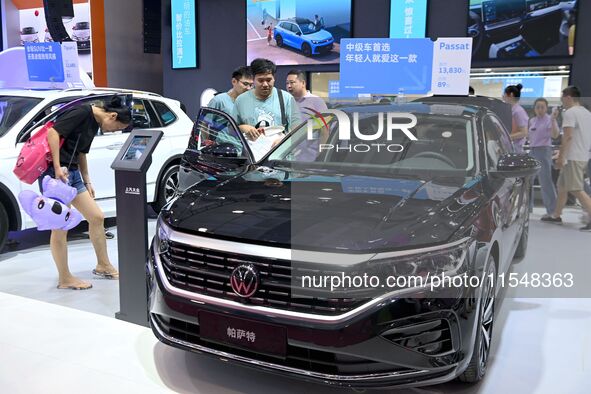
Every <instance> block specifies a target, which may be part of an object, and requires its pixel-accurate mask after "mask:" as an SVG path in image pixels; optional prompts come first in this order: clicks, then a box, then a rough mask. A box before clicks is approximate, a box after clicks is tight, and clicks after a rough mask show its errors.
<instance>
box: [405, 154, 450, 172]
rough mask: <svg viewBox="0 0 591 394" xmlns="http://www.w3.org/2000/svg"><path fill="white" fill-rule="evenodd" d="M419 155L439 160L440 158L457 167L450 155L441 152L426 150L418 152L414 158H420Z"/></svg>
mask: <svg viewBox="0 0 591 394" xmlns="http://www.w3.org/2000/svg"><path fill="white" fill-rule="evenodd" d="M419 157H430V158H433V159H437V160H440V161H442V162H444V163H446V164H449V166H450V167H452V168H456V165H455V163H454V162H453V161H451V159H450V158H449V157H447V156H445V155H442V154H441V153H437V152H432V151H425V152H421V153H417V154H416V155H414V156H413V157H412V158H413V159H418V158H419Z"/></svg>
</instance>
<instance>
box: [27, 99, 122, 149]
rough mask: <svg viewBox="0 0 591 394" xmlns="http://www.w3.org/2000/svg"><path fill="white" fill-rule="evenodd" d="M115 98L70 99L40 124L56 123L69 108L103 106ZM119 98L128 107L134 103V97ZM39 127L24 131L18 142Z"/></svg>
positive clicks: (99, 132)
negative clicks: (85, 105)
mask: <svg viewBox="0 0 591 394" xmlns="http://www.w3.org/2000/svg"><path fill="white" fill-rule="evenodd" d="M113 96H114V94H96V95H94V94H93V95H90V96H86V97H81V98H79V99H76V98H72V97H70V98H69V99H68V100H67V102H66V103H64V104H63V105H61V106H60V108H59V109H57V110H55V111H53V112H51V113H50V114H48V115H46V116H44V117H42V118H41V119H40V120H39V122H42V123H47V122H49V121H54V120H55V119H56V118H57V117H58V116H59V115H61V114H62V113H63V112H64V111H66V110H67V109H69V108H73V107H75V106H77V105H84V104H87V105H103V104H104V101H107V100H111V99H112V97H113ZM117 96H120V97H121V98H122V100H123V102H124V103H129V104H128V105H129V106H131V104H130V103H131V102H132V96H131V95H130V94H117ZM37 129H38V126H36V125H31V126H30V127H29V128H27V129H24V130H23V131H22V132H21V134H19V138H18V140H17V142H24V141H26V140H27V138H29V135H31V132H33V131H34V130H37ZM97 135H101V131H100V129H99V131H98V133H97Z"/></svg>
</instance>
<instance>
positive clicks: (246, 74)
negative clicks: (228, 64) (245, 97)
mask: <svg viewBox="0 0 591 394" xmlns="http://www.w3.org/2000/svg"><path fill="white" fill-rule="evenodd" d="M252 84H253V76H252V72H251V71H250V67H240V68H238V69H236V70H234V72H233V73H232V89H230V90H228V91H227V92H225V93H220V94H216V95H215V97H214V98H212V99H211V101H210V102H209V104H208V105H207V106H208V107H211V108H215V109H218V110H220V111H223V112H225V113H227V114H228V115H231V114H232V111H233V109H234V102H235V101H236V98H238V96H240V95H241V94H242V93H245V92H248V91H249V90H250V89H252Z"/></svg>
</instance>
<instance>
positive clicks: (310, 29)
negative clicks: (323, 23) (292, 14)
mask: <svg viewBox="0 0 591 394" xmlns="http://www.w3.org/2000/svg"><path fill="white" fill-rule="evenodd" d="M300 29H302V32H303V33H304V34H312V33H316V32H317V31H319V30H320V29H318V28H317V27H316V25H314V23H312V22H308V23H301V24H300Z"/></svg>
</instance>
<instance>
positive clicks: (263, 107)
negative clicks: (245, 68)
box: [232, 59, 301, 141]
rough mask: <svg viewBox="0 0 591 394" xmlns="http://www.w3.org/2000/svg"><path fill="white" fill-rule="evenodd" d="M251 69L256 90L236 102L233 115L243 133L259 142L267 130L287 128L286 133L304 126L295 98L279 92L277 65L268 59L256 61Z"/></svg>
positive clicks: (240, 97)
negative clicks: (276, 127)
mask: <svg viewBox="0 0 591 394" xmlns="http://www.w3.org/2000/svg"><path fill="white" fill-rule="evenodd" d="M250 69H251V71H252V73H253V75H254V89H252V90H250V91H248V92H246V93H244V94H242V95H240V96H239V97H238V98H237V99H236V101H235V102H234V111H233V112H232V116H233V118H234V119H235V120H236V123H238V125H239V127H240V131H241V132H242V133H243V134H244V135H245V136H246V137H247V138H248V139H249V140H251V141H255V140H256V139H257V138H259V136H260V135H262V134H263V133H264V128H265V127H269V126H283V127H284V128H285V132H286V133H287V132H289V131H290V130H291V129H292V128H294V127H297V126H298V125H299V124H300V123H301V118H300V111H299V107H298V105H297V103H296V101H295V99H294V98H293V96H292V95H291V94H289V93H288V92H286V91H285V90H281V89H277V88H275V72H276V67H275V64H274V63H273V62H272V61H270V60H267V59H255V60H253V61H252V63H251V64H250ZM281 101H283V111H282V105H281ZM282 113H283V115H282Z"/></svg>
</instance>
